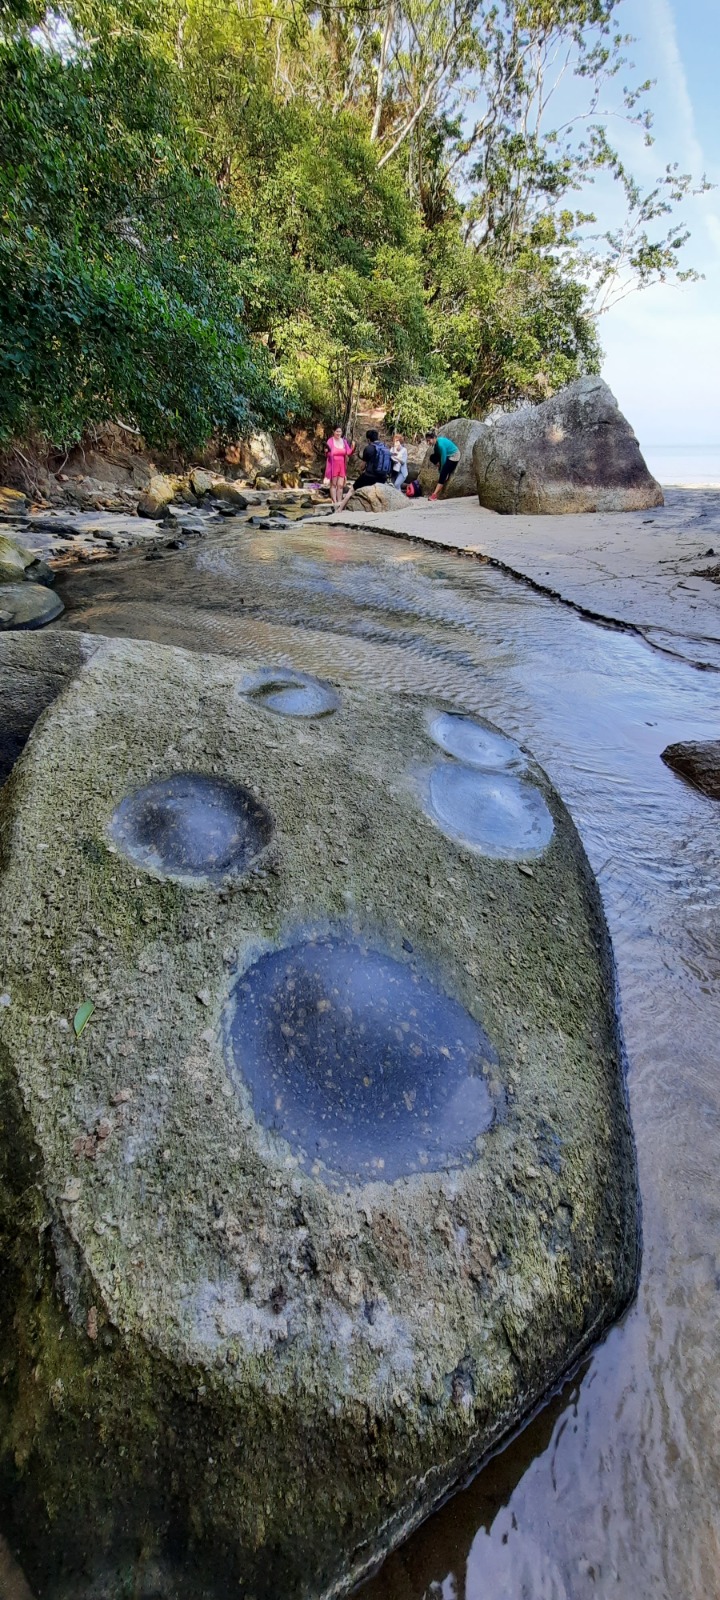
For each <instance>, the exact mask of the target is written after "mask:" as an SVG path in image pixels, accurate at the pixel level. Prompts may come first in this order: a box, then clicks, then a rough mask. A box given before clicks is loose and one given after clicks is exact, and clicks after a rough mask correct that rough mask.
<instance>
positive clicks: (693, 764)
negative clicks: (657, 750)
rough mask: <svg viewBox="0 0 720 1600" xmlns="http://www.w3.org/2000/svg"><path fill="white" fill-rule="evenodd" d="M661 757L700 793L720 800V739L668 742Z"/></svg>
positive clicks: (667, 765)
mask: <svg viewBox="0 0 720 1600" xmlns="http://www.w3.org/2000/svg"><path fill="white" fill-rule="evenodd" d="M661 759H662V760H663V761H664V762H665V765H666V767H671V768H672V771H673V772H676V773H677V774H678V777H680V778H684V779H685V781H686V782H687V783H691V784H692V786H693V788H694V789H698V790H699V791H700V794H706V795H708V796H709V798H710V799H711V800H720V739H687V740H679V741H678V743H677V744H669V745H667V746H666V748H665V749H664V750H663V752H662V757H661Z"/></svg>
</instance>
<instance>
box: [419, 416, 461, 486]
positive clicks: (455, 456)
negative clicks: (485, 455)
mask: <svg viewBox="0 0 720 1600" xmlns="http://www.w3.org/2000/svg"><path fill="white" fill-rule="evenodd" d="M425 438H426V439H427V442H428V444H431V445H432V447H433V448H432V452H431V455H430V464H431V466H433V467H439V468H440V474H439V477H438V484H437V489H435V490H434V491H433V493H432V494H431V495H430V496H429V498H430V499H431V500H437V498H438V495H439V494H440V492H441V490H442V489H444V488H445V485H446V483H448V481H449V479H450V478H451V477H452V475H453V473H454V471H455V468H456V467H457V464H458V461H459V460H460V451H459V450H458V447H457V445H456V443H455V440H454V439H448V438H447V437H446V435H445V434H444V433H436V432H435V430H434V428H433V429H432V430H431V431H430V433H426V435H425Z"/></svg>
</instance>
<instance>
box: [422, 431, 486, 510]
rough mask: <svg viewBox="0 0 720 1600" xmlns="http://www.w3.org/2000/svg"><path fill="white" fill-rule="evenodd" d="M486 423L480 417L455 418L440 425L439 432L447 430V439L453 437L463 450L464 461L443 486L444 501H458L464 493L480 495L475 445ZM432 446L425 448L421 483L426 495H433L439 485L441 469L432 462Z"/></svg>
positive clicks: (461, 453)
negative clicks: (474, 463) (439, 471)
mask: <svg viewBox="0 0 720 1600" xmlns="http://www.w3.org/2000/svg"><path fill="white" fill-rule="evenodd" d="M483 427H484V423H482V422H479V421H478V419H477V417H454V418H453V420H452V422H444V423H443V424H442V427H438V430H437V431H438V433H443V434H444V435H445V437H446V439H452V441H453V443H454V444H456V445H457V447H458V449H459V451H460V460H459V462H458V465H457V466H456V468H455V471H454V473H453V475H452V477H451V478H450V479H449V481H448V483H447V484H446V486H445V488H444V489H443V500H455V499H457V498H459V497H461V496H464V495H475V494H477V482H476V478H475V467H474V465H473V446H474V444H475V440H476V439H477V438H478V435H479V433H480V431H481V429H482V428H483ZM431 455H432V447H430V448H428V449H427V450H426V451H425V456H424V459H423V463H422V466H421V468H420V482H421V484H422V487H423V492H424V493H425V494H432V491H433V489H435V488H437V481H438V469H437V467H433V466H431V465H430V456H431Z"/></svg>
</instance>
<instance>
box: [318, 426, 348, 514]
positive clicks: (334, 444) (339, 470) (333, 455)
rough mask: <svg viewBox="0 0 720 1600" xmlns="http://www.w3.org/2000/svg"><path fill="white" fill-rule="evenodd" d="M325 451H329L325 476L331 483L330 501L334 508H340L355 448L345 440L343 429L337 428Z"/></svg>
mask: <svg viewBox="0 0 720 1600" xmlns="http://www.w3.org/2000/svg"><path fill="white" fill-rule="evenodd" d="M325 449H326V451H327V464H326V467H325V476H326V478H327V479H328V480H329V483H330V499H331V500H332V503H333V505H334V506H339V505H340V503H341V501H342V497H343V492H344V489H345V482H346V479H347V464H348V461H349V460H350V457H351V455H352V453H353V450H354V449H355V446H354V444H349V443H348V441H347V439H344V438H343V431H342V428H335V429H333V432H332V433H331V435H330V438H329V439H328V442H327V444H326V446H325Z"/></svg>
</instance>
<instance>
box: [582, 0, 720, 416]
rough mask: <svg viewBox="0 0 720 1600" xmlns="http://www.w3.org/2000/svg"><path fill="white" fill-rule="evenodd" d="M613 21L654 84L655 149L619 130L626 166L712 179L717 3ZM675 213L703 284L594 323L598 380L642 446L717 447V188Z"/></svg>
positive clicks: (649, 5) (664, 8)
mask: <svg viewBox="0 0 720 1600" xmlns="http://www.w3.org/2000/svg"><path fill="white" fill-rule="evenodd" d="M622 17H623V26H624V27H625V28H626V30H627V31H628V32H630V33H633V34H634V35H635V36H636V39H637V43H636V44H635V45H634V46H633V48H632V56H633V59H634V60H635V62H636V64H637V67H638V69H639V72H640V74H641V75H642V76H643V77H645V76H647V77H651V78H656V79H657V86H656V88H655V89H654V90H653V93H652V103H653V106H654V108H655V127H654V130H653V131H654V134H655V144H654V146H653V148H652V149H651V150H649V151H646V150H644V149H643V147H642V141H641V139H640V138H635V136H634V135H632V136H628V135H625V134H623V153H624V154H627V156H628V159H629V162H630V165H631V166H632V167H633V170H634V171H636V173H637V174H638V175H639V176H640V177H642V178H646V179H649V180H652V179H653V178H654V177H655V175H656V173H659V172H660V171H661V170H662V168H663V167H664V166H665V163H666V162H668V161H678V162H679V163H680V168H681V171H684V172H688V171H691V172H692V173H693V174H694V175H696V176H700V174H701V173H702V171H705V172H706V173H707V176H708V178H709V179H710V180H711V181H714V182H715V183H720V115H719V114H718V101H719V99H720V83H719V78H720V0H625V4H624V5H623V7H622ZM625 141H627V143H626V142H625ZM680 214H681V215H682V216H683V217H684V218H685V219H686V220H687V223H688V225H689V226H690V228H691V230H692V238H691V240H690V243H689V245H688V246H687V247H686V252H685V254H686V257H687V262H688V264H689V265H692V266H694V267H696V268H697V269H698V271H701V272H703V273H704V274H705V278H704V281H703V282H701V283H698V284H694V285H689V286H687V287H683V288H675V287H672V288H671V287H669V286H665V287H663V286H658V287H657V288H653V289H650V290H646V291H644V292H643V293H641V294H637V295H633V296H632V297H631V298H629V299H628V300H626V301H624V302H623V303H622V304H620V305H618V306H617V307H616V308H615V309H614V310H612V311H610V312H609V313H608V314H607V315H606V316H604V317H603V318H602V319H601V322H600V335H601V338H602V342H603V345H604V347H605V352H606V358H605V365H604V369H603V370H604V376H605V377H606V378H607V381H608V383H609V384H610V385H611V387H612V388H613V389H614V391H615V394H616V395H617V398H618V400H619V402H620V405H621V407H622V409H623V410H624V412H625V414H626V415H627V417H628V418H629V420H630V422H631V423H632V425H633V427H634V428H635V432H636V433H637V435H638V437H639V439H640V442H641V444H642V445H644V446H645V447H647V446H648V445H652V444H714V445H717V446H720V188H719V189H716V190H714V191H711V192H710V193H709V194H708V195H705V196H703V197H702V198H700V199H697V200H694V201H690V202H688V203H687V204H686V205H685V206H684V207H683V208H682V210H681V213H680Z"/></svg>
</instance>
